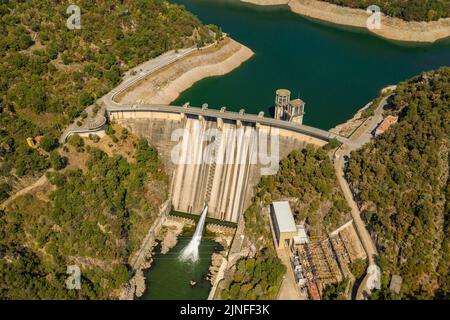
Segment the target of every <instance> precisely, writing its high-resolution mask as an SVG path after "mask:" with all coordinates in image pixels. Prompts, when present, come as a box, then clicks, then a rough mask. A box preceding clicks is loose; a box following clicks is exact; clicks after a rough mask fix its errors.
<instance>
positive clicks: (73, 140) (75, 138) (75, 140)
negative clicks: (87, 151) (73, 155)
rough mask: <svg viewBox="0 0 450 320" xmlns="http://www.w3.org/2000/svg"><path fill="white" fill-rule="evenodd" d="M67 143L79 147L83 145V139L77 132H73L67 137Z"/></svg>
mask: <svg viewBox="0 0 450 320" xmlns="http://www.w3.org/2000/svg"><path fill="white" fill-rule="evenodd" d="M67 143H68V144H70V145H71V146H73V147H75V148H81V147H83V146H84V140H83V138H82V137H80V135H79V134H77V133H75V134H73V135H71V136H70V137H69V139H68V140H67Z"/></svg>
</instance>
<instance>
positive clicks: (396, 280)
mask: <svg viewBox="0 0 450 320" xmlns="http://www.w3.org/2000/svg"><path fill="white" fill-rule="evenodd" d="M402 282H403V279H402V277H400V276H399V275H396V274H394V275H392V278H391V283H390V285H389V289H390V290H391V291H393V292H394V293H395V294H400V289H401V288H402Z"/></svg>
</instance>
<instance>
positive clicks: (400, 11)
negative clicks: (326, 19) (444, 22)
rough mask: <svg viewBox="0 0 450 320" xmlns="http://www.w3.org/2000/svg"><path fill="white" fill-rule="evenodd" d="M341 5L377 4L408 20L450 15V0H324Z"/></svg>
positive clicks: (358, 6)
mask: <svg viewBox="0 0 450 320" xmlns="http://www.w3.org/2000/svg"><path fill="white" fill-rule="evenodd" d="M322 1H326V2H331V3H333V4H337V5H340V6H346V7H351V8H360V9H364V10H365V9H366V8H368V7H369V6H371V5H377V6H379V7H380V9H381V11H382V12H383V13H385V14H387V15H388V16H391V17H397V18H400V19H403V20H406V21H433V20H439V19H440V18H448V17H450V1H449V0H322Z"/></svg>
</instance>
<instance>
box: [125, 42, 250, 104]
mask: <svg viewBox="0 0 450 320" xmlns="http://www.w3.org/2000/svg"><path fill="white" fill-rule="evenodd" d="M253 55H254V53H253V51H252V50H250V49H249V48H247V47H246V46H244V45H242V44H240V43H239V42H237V41H235V40H233V39H231V38H229V37H225V38H224V39H222V40H221V41H219V42H217V43H216V44H214V45H209V46H208V47H207V48H200V49H199V50H197V51H195V52H193V53H190V54H189V55H187V56H186V57H184V58H182V59H180V60H178V61H176V62H174V63H172V64H169V65H167V66H166V67H164V68H162V69H161V70H158V71H156V72H154V73H152V74H150V75H149V76H148V77H146V78H145V79H143V80H142V81H140V82H139V84H136V85H135V86H133V87H131V88H130V89H128V90H127V91H126V92H124V93H123V94H121V96H120V102H121V103H125V104H127V103H129V104H132V103H136V102H137V103H148V104H169V103H171V102H172V101H174V100H175V99H177V98H178V96H179V95H180V94H181V93H182V92H183V91H185V90H186V89H188V88H190V87H191V86H192V85H193V84H194V83H195V82H197V81H200V80H202V79H204V78H207V77H212V76H220V75H224V74H226V73H229V72H231V71H232V70H234V69H236V68H237V67H239V66H240V65H241V64H242V63H243V62H245V61H246V60H248V59H250V58H251V57H252V56H253Z"/></svg>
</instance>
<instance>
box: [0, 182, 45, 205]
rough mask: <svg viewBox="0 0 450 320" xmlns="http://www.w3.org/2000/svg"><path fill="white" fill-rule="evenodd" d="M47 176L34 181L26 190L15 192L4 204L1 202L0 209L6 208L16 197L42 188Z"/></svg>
mask: <svg viewBox="0 0 450 320" xmlns="http://www.w3.org/2000/svg"><path fill="white" fill-rule="evenodd" d="M47 181H48V180H47V176H46V175H45V173H44V174H43V175H42V176H41V177H40V178H39V179H38V180H36V181H35V182H34V183H33V184H31V185H29V186H28V187H26V188H23V189H21V190H19V191H17V192H16V193H14V194H13V195H12V196H10V197H9V198H8V199H7V200H6V201H5V202H3V203H2V204H1V205H0V207H1V208H2V209H3V208H6V206H7V205H8V204H9V203H11V202H12V201H14V199H16V198H17V197H19V196H21V195H24V194H26V193H28V192H30V191H31V190H33V189H35V188H37V187H41V186H43V185H44V184H45V183H46V182H47Z"/></svg>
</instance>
